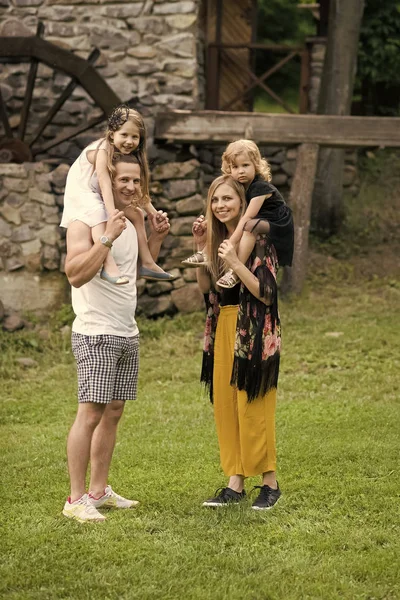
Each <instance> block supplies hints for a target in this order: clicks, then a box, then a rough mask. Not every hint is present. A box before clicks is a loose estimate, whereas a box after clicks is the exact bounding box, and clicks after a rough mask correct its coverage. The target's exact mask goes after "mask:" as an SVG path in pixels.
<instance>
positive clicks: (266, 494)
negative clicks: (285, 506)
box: [251, 485, 281, 510]
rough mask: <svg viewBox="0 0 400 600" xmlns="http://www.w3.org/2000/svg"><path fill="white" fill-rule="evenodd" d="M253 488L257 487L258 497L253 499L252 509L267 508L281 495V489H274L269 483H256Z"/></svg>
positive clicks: (273, 504)
mask: <svg viewBox="0 0 400 600" xmlns="http://www.w3.org/2000/svg"><path fill="white" fill-rule="evenodd" d="M254 489H255V490H256V489H259V490H260V493H259V495H258V497H257V498H256V499H255V500H254V502H253V504H252V507H251V508H254V510H269V509H270V508H272V507H273V506H275V504H276V503H277V502H278V500H279V498H280V497H281V490H280V489H279V485H278V488H277V489H276V490H274V489H272V488H271V487H269V485H256V486H254Z"/></svg>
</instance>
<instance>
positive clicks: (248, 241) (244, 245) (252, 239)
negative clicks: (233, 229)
mask: <svg viewBox="0 0 400 600" xmlns="http://www.w3.org/2000/svg"><path fill="white" fill-rule="evenodd" d="M255 243H256V236H255V235H254V234H253V233H251V232H250V231H243V235H242V237H241V238H240V242H239V246H238V248H237V255H238V259H239V260H240V262H241V263H243V264H244V265H245V264H246V262H247V260H248V258H249V256H250V254H251V253H252V252H253V248H254V246H255Z"/></svg>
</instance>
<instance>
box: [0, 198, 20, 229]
mask: <svg viewBox="0 0 400 600" xmlns="http://www.w3.org/2000/svg"><path fill="white" fill-rule="evenodd" d="M0 214H1V215H2V216H3V217H4V218H5V220H6V221H8V222H9V223H14V225H20V224H21V215H20V212H19V210H18V209H17V208H14V207H13V206H10V205H9V204H8V203H7V202H5V203H4V204H3V205H2V206H1V207H0Z"/></svg>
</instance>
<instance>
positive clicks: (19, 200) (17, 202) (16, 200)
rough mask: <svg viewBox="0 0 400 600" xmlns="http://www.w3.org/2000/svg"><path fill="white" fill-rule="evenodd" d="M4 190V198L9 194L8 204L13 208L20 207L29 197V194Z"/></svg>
mask: <svg viewBox="0 0 400 600" xmlns="http://www.w3.org/2000/svg"><path fill="white" fill-rule="evenodd" d="M3 191H4V196H3V198H5V197H6V196H7V204H9V205H10V206H12V207H13V208H19V207H20V206H21V205H22V204H23V203H24V202H25V200H26V199H27V196H26V195H25V194H15V193H11V194H8V192H7V190H3Z"/></svg>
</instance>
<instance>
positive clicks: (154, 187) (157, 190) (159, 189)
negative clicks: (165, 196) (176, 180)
mask: <svg viewBox="0 0 400 600" xmlns="http://www.w3.org/2000/svg"><path fill="white" fill-rule="evenodd" d="M149 190H150V194H154V195H155V196H158V195H160V194H162V193H163V191H164V190H163V186H162V184H161V183H159V182H158V181H153V182H151V183H150V186H149Z"/></svg>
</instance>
